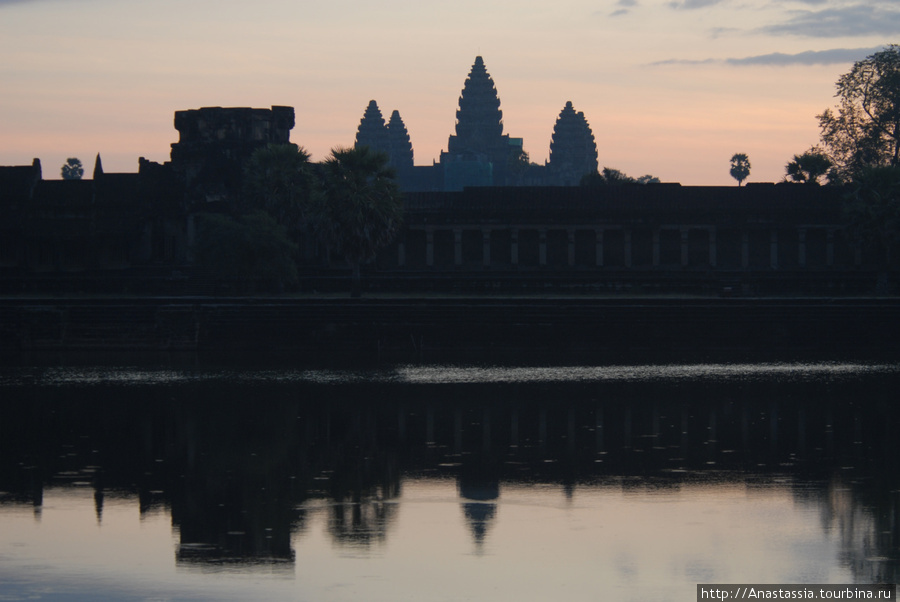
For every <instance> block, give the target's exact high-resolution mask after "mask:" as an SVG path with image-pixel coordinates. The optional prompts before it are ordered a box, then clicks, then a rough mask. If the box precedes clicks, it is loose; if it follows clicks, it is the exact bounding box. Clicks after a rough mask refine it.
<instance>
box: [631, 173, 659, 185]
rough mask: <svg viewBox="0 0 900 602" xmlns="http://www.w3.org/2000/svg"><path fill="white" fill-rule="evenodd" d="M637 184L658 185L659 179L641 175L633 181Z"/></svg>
mask: <svg viewBox="0 0 900 602" xmlns="http://www.w3.org/2000/svg"><path fill="white" fill-rule="evenodd" d="M635 182H637V183H638V184H659V178H657V177H656V176H651V175H650V174H646V175H643V176H641V177H639V178H637V179H636V180H635Z"/></svg>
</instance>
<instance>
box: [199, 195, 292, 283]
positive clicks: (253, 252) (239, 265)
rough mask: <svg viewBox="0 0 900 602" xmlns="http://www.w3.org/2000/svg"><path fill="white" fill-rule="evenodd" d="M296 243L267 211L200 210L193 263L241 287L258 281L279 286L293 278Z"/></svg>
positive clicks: (290, 281) (221, 279) (216, 277)
mask: <svg viewBox="0 0 900 602" xmlns="http://www.w3.org/2000/svg"><path fill="white" fill-rule="evenodd" d="M296 252H297V247H296V245H295V244H294V243H292V242H291V241H290V240H289V239H288V237H287V233H286V232H285V228H284V226H281V225H279V224H277V223H276V222H275V220H274V219H273V218H272V216H270V215H269V214H268V213H265V212H263V211H255V212H253V213H249V214H247V215H244V216H241V217H237V218H235V217H231V216H228V215H223V214H219V213H204V214H201V215H200V216H199V218H198V242H197V247H196V264H197V266H198V267H200V268H202V269H204V270H206V271H207V273H209V274H210V275H211V276H212V277H214V278H215V279H217V280H220V281H226V282H231V283H233V284H235V285H237V286H238V287H239V288H241V289H243V290H253V289H254V288H255V286H256V285H257V284H258V283H267V284H269V285H274V286H275V287H276V288H278V289H280V288H281V287H282V286H283V285H286V284H287V285H289V284H294V283H296V282H297V265H296V263H295V261H294V256H295V255H296Z"/></svg>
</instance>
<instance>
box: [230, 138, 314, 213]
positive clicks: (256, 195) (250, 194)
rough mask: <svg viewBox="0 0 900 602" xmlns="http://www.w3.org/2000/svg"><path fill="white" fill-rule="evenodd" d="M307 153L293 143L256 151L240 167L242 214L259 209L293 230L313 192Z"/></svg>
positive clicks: (272, 145) (266, 147)
mask: <svg viewBox="0 0 900 602" xmlns="http://www.w3.org/2000/svg"><path fill="white" fill-rule="evenodd" d="M314 184H315V182H314V176H313V173H312V168H311V166H310V161H309V153H307V152H306V151H305V150H304V149H303V148H302V147H299V146H297V145H296V144H270V145H268V146H265V147H262V148H260V149H258V150H256V151H255V152H254V153H253V154H252V155H251V156H250V159H249V161H248V162H247V164H246V166H245V167H244V188H243V196H242V203H243V207H242V209H243V212H250V211H254V210H262V211H265V212H266V213H268V214H269V215H271V216H272V217H273V218H274V219H275V221H277V222H278V223H279V224H282V225H284V226H286V227H288V228H289V229H293V228H296V227H297V225H298V224H299V222H300V220H301V218H302V216H303V207H304V204H305V203H306V202H307V201H308V200H309V198H310V196H311V195H312V194H313V192H314Z"/></svg>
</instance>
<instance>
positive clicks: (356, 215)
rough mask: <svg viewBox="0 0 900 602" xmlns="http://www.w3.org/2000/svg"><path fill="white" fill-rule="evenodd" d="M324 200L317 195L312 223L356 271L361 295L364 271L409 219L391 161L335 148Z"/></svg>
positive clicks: (373, 153) (327, 169)
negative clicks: (361, 274)
mask: <svg viewBox="0 0 900 602" xmlns="http://www.w3.org/2000/svg"><path fill="white" fill-rule="evenodd" d="M322 186H323V192H324V194H322V195H313V197H312V198H311V200H310V203H309V206H308V207H309V211H308V218H309V220H310V223H311V224H312V226H313V229H314V230H315V232H316V233H317V235H318V236H319V238H320V239H321V240H322V241H323V242H324V243H325V244H326V245H328V246H329V248H331V249H332V250H334V251H335V252H336V253H337V254H338V255H340V256H342V257H343V258H344V259H345V260H346V261H347V263H349V264H350V267H351V268H352V270H353V295H354V296H359V294H361V283H360V267H361V266H362V265H363V264H365V263H367V262H369V261H371V260H372V259H374V258H375V253H376V252H377V251H378V249H380V248H381V247H383V246H385V245H387V244H388V243H390V242H391V240H393V238H394V236H395V235H396V234H397V231H398V230H399V228H400V224H401V222H402V218H403V205H402V202H401V200H400V190H399V187H398V186H397V183H396V181H395V173H394V170H393V169H392V168H390V167H389V166H388V156H387V155H386V154H384V153H381V152H376V151H372V150H371V149H370V148H369V147H367V146H358V147H355V148H335V149H333V150H332V151H331V156H330V157H329V158H328V159H326V161H325V163H324V165H323V182H322Z"/></svg>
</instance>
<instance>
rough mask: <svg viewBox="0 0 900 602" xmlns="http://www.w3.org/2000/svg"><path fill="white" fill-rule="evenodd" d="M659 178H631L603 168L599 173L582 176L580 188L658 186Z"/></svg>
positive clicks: (616, 170)
mask: <svg viewBox="0 0 900 602" xmlns="http://www.w3.org/2000/svg"><path fill="white" fill-rule="evenodd" d="M658 183H659V178H657V177H656V176H651V175H650V174H647V175H643V176H641V177H639V178H632V177H631V176H629V175H626V174H625V173H624V172H622V171H620V170H618V169H613V168H612V167H604V168H603V169H602V170H601V171H599V172H597V171H595V172H593V173H588V174H585V175H584V176H582V178H581V185H582V186H619V185H622V184H658Z"/></svg>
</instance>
